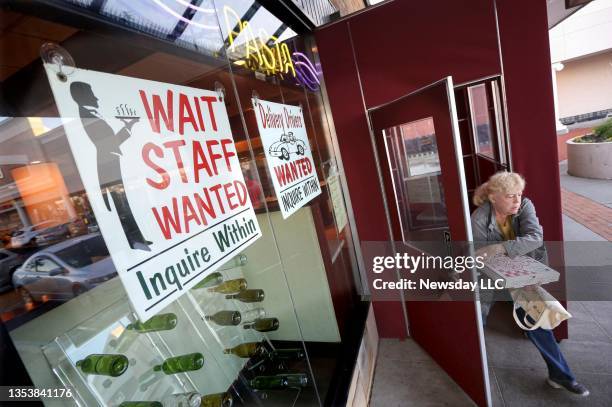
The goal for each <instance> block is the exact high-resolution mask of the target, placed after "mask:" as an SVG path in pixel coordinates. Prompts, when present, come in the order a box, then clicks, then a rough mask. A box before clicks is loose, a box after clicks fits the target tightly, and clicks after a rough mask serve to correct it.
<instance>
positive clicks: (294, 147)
mask: <svg viewBox="0 0 612 407" xmlns="http://www.w3.org/2000/svg"><path fill="white" fill-rule="evenodd" d="M305 149H306V144H305V143H304V142H303V141H302V140H298V139H297V138H295V136H294V135H293V133H292V132H289V133H287V134H284V133H283V134H282V135H281V137H280V140H279V141H277V142H275V143H273V144H272V145H271V146H270V149H269V150H268V153H269V154H270V155H271V156H272V157H280V158H281V159H283V160H287V161H288V160H289V158H290V156H291V154H298V155H304V151H305Z"/></svg>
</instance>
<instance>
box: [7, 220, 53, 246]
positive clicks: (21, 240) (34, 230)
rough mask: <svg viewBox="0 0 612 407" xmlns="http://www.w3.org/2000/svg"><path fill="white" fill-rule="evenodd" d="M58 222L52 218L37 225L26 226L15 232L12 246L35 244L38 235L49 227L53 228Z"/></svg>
mask: <svg viewBox="0 0 612 407" xmlns="http://www.w3.org/2000/svg"><path fill="white" fill-rule="evenodd" d="M56 224H57V222H54V221H52V220H48V221H44V222H41V223H37V224H36V225H30V226H25V227H23V228H21V229H19V230H16V231H14V232H13V234H12V237H11V247H12V248H20V247H24V246H34V245H35V244H36V237H37V236H38V235H40V234H41V233H42V232H44V231H45V230H46V229H47V228H52V227H53V226H54V225H56Z"/></svg>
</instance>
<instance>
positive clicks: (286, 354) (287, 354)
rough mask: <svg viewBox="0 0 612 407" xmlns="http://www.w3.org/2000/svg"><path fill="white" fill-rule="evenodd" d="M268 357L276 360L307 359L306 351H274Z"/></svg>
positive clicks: (297, 349)
mask: <svg viewBox="0 0 612 407" xmlns="http://www.w3.org/2000/svg"><path fill="white" fill-rule="evenodd" d="M268 357H269V358H270V359H274V360H301V359H304V358H305V357H306V353H305V352H304V349H300V348H295V349H274V350H273V351H271V352H269V354H268Z"/></svg>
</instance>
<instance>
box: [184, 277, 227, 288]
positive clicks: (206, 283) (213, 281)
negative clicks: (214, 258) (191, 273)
mask: <svg viewBox="0 0 612 407" xmlns="http://www.w3.org/2000/svg"><path fill="white" fill-rule="evenodd" d="M222 282H223V275H222V274H221V273H212V274H209V275H207V276H206V277H204V279H203V280H202V281H200V282H199V283H197V284H196V285H194V286H193V287H192V288H191V289H192V290H198V289H200V288H208V287H214V286H216V285H219V284H221V283H222Z"/></svg>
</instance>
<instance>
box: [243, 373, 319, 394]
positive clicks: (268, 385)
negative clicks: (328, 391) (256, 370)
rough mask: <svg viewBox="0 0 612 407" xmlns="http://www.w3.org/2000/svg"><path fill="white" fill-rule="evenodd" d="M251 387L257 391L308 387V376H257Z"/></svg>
mask: <svg viewBox="0 0 612 407" xmlns="http://www.w3.org/2000/svg"><path fill="white" fill-rule="evenodd" d="M249 385H250V386H251V388H252V389H255V390H268V389H283V388H288V387H306V386H307V385H308V376H306V374H304V373H288V374H278V375H274V376H257V377H255V378H253V379H251V380H250V382H249Z"/></svg>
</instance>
